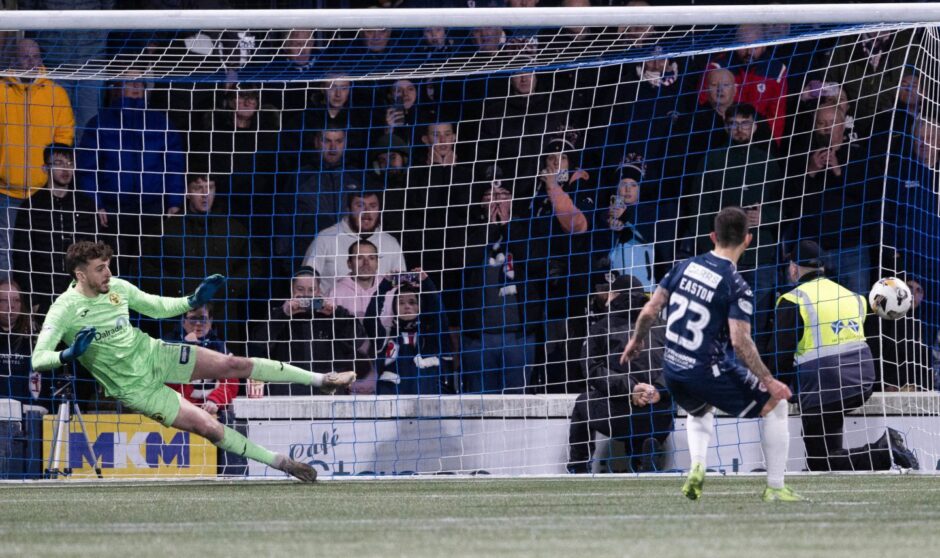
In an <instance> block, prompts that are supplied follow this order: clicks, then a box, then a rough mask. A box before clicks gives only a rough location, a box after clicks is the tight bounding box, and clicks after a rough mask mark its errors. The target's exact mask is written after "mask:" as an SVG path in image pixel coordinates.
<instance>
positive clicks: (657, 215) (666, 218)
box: [585, 58, 734, 273]
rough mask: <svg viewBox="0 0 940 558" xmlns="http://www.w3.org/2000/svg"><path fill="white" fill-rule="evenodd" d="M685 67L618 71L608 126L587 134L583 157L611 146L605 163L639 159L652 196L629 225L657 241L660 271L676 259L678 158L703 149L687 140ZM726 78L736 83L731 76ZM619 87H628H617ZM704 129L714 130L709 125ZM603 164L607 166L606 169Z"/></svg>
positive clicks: (667, 64)
mask: <svg viewBox="0 0 940 558" xmlns="http://www.w3.org/2000/svg"><path fill="white" fill-rule="evenodd" d="M685 66H686V63H685V61H683V60H672V59H669V58H658V59H654V60H648V61H646V62H642V63H639V64H630V65H625V66H622V67H621V74H622V77H621V76H617V78H615V79H613V80H611V81H612V82H613V83H616V84H618V85H616V86H615V87H616V89H617V92H616V96H615V97H614V108H613V112H612V116H613V118H612V119H611V120H610V122H611V125H610V126H609V127H608V126H602V127H600V128H598V129H596V130H595V131H593V132H592V131H588V138H589V141H588V144H587V145H586V146H585V148H586V151H587V150H589V149H590V148H591V146H592V145H593V146H597V145H611V146H613V148H612V149H611V148H608V149H607V154H606V155H607V156H606V159H607V161H610V162H614V163H615V164H617V165H618V166H619V165H620V163H621V162H622V160H623V159H624V156H625V155H628V154H629V153H631V152H635V153H636V154H638V155H640V156H642V163H643V166H644V168H645V176H644V177H643V178H644V181H645V184H646V185H647V186H648V188H647V194H649V193H650V192H656V194H655V195H653V196H650V195H646V196H644V198H643V199H641V200H639V207H638V209H637V212H636V213H637V220H634V221H633V222H634V224H637V225H640V226H641V227H642V228H643V229H645V230H648V234H647V235H646V236H647V238H648V239H649V241H650V242H652V240H653V238H654V236H655V239H656V244H655V252H656V257H657V259H658V260H659V261H660V262H663V267H664V266H665V265H666V262H672V261H674V260H675V257H676V256H675V239H676V223H677V219H678V214H679V207H678V206H679V195H680V192H681V185H682V179H683V176H684V175H685V173H684V171H683V165H682V158H683V157H687V156H688V155H689V154H690V153H693V152H695V151H697V150H699V149H701V144H695V143H694V142H690V141H689V138H688V137H687V134H688V127H689V123H690V120H691V115H692V108H693V106H694V94H690V92H689V91H686V90H685V89H686V88H687V87H688V85H687V83H684V82H688V81H689V78H688V77H687V73H686V70H685ZM727 77H728V79H730V80H731V82H732V83H733V82H734V79H733V77H732V76H730V74H729V76H727ZM637 78H639V79H637ZM622 81H626V83H623V84H621V82H622ZM588 90H590V89H588ZM595 112H597V111H595ZM708 123H709V124H712V122H711V119H710V120H709V122H708ZM608 130H609V134H610V135H609V136H607V137H606V138H605V137H597V134H598V133H606V132H607V131H608ZM592 135H594V136H595V137H594V139H591V136H592ZM697 139H698V140H700V141H705V142H707V141H708V140H707V138H697ZM706 144H707V143H706ZM586 156H588V155H587V154H586ZM607 161H605V166H610V162H607ZM605 228H606V226H605ZM665 271H666V270H665V269H663V270H661V272H662V273H665Z"/></svg>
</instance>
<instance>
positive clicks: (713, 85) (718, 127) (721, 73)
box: [686, 68, 738, 169]
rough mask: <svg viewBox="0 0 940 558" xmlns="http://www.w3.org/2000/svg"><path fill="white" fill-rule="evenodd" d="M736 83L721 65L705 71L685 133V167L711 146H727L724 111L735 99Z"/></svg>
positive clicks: (736, 94) (692, 164)
mask: <svg viewBox="0 0 940 558" xmlns="http://www.w3.org/2000/svg"><path fill="white" fill-rule="evenodd" d="M737 96H738V84H737V82H736V81H735V78H734V74H733V73H731V71H730V70H726V69H724V68H712V69H710V70H708V71H706V72H705V78H704V80H703V81H702V93H700V94H699V105H698V108H697V109H696V111H695V113H693V115H692V124H691V130H690V134H689V155H690V156H691V157H690V158H689V159H688V161H687V163H686V168H687V169H694V168H695V166H696V165H697V163H698V161H700V160H701V158H703V157H704V156H705V154H706V153H708V152H709V151H711V150H713V149H721V148H724V147H727V146H728V144H729V143H730V142H731V138H730V137H728V132H727V127H726V126H725V113H727V111H728V109H729V108H730V107H731V105H733V104H734V103H735V99H736V98H737Z"/></svg>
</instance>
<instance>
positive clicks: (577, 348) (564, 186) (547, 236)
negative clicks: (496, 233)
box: [517, 133, 597, 391]
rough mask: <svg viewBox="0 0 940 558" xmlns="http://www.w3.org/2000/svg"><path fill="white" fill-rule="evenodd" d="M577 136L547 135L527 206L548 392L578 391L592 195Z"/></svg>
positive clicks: (587, 287) (585, 326)
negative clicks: (537, 278)
mask: <svg viewBox="0 0 940 558" xmlns="http://www.w3.org/2000/svg"><path fill="white" fill-rule="evenodd" d="M577 139H578V138H577V135H576V134H572V133H559V134H555V135H552V136H549V139H548V141H547V143H546V146H545V148H544V150H545V152H546V153H547V154H546V155H545V156H544V157H543V158H542V168H541V170H540V171H539V177H538V179H537V181H536V183H537V186H536V187H535V197H534V198H533V199H532V202H531V206H530V208H529V214H530V215H531V225H530V230H531V235H532V238H531V241H530V242H531V243H532V247H531V249H530V259H536V258H537V259H538V260H539V263H538V265H541V266H543V268H544V269H543V270H542V271H540V272H539V273H538V274H537V275H538V276H540V277H544V280H545V284H544V285H543V286H542V288H541V290H542V292H544V293H545V294H546V299H545V318H546V323H545V377H544V382H545V383H546V385H547V387H548V389H550V390H552V391H569V390H575V391H581V389H579V388H578V387H577V386H576V385H575V384H574V383H573V382H574V381H575V380H576V379H579V378H582V375H581V372H582V370H583V367H582V366H581V365H580V362H579V356H580V354H581V345H582V343H583V341H582V339H583V338H584V336H585V334H586V333H587V322H586V320H585V319H583V317H584V315H585V303H584V301H585V299H586V296H587V294H588V292H589V286H588V274H589V273H590V269H591V267H590V266H591V260H590V254H589V252H590V226H589V222H588V216H590V215H592V214H593V213H594V205H595V202H594V200H595V199H596V198H597V194H596V192H595V190H594V188H593V185H592V184H591V183H590V179H591V177H590V175H589V174H588V173H587V171H585V170H583V169H581V168H580V165H579V156H580V152H579V151H578V149H577V148H576V147H575V143H574V142H576V141H577ZM517 183H518V181H517ZM517 199H518V198H517ZM534 265H536V264H535V263H534V262H530V264H529V266H530V268H531V267H533V266H534Z"/></svg>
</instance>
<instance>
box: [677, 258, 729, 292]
mask: <svg viewBox="0 0 940 558" xmlns="http://www.w3.org/2000/svg"><path fill="white" fill-rule="evenodd" d="M684 275H685V276H686V277H691V278H692V279H695V280H696V281H700V282H702V283H705V284H706V285H708V286H709V287H711V288H713V289H714V288H715V287H717V286H718V283H721V274H720V273H715V272H714V271H712V270H710V269H708V268H707V267H705V266H703V265H699V264H697V263H695V262H692V263H690V264H689V265H688V267H686V268H685V273H684Z"/></svg>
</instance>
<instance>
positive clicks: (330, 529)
mask: <svg viewBox="0 0 940 558" xmlns="http://www.w3.org/2000/svg"><path fill="white" fill-rule="evenodd" d="M681 483H682V480H681V478H679V477H676V476H668V477H665V476H664V477H662V478H649V477H647V478H594V479H564V478H560V479H469V480H438V479H432V480H426V481H415V480H393V481H346V482H343V481H331V482H323V483H318V484H316V485H300V484H294V483H289V482H181V483H138V484H133V483H102V484H80V483H67V482H61V483H53V484H33V485H21V484H5V485H0V556H95V557H100V556H125V557H127V556H130V557H147V556H160V557H165V556H251V557H253V558H260V557H263V556H337V557H346V556H349V557H356V558H359V557H363V556H383V557H389V556H409V557H417V556H444V557H446V558H455V557H458V556H566V557H574V558H585V557H588V556H598V557H604V556H611V557H612V556H618V557H619V556H642V557H649V558H664V557H667V556H696V557H702V556H716V557H724V556H755V557H761V558H767V557H777V556H779V557H786V558H795V557H802V556H824V557H826V558H838V557H846V558H862V557H869V556H871V557H878V558H888V557H894V556H935V555H936V552H937V549H938V548H940V479H938V478H937V477H935V476H934V477H931V476H914V475H909V476H882V475H877V476H876V475H858V476H802V477H791V478H790V479H788V483H789V484H790V485H791V486H792V487H793V488H794V489H796V490H797V491H798V492H800V493H802V494H803V495H805V496H808V497H810V498H811V499H812V500H813V501H812V502H810V503H799V504H781V503H776V504H764V503H763V502H761V501H760V498H759V494H760V491H761V489H762V488H763V484H764V479H763V478H762V477H737V478H722V477H711V476H710V477H709V478H708V479H707V481H706V483H705V494H704V496H703V499H702V500H701V501H698V502H690V501H688V500H686V499H685V498H683V497H682V496H681V495H680V493H679V486H680V485H681Z"/></svg>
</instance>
